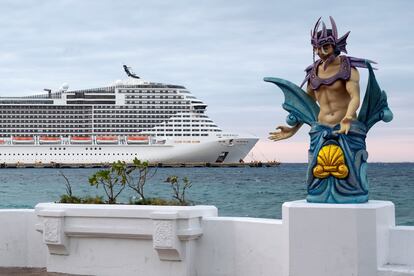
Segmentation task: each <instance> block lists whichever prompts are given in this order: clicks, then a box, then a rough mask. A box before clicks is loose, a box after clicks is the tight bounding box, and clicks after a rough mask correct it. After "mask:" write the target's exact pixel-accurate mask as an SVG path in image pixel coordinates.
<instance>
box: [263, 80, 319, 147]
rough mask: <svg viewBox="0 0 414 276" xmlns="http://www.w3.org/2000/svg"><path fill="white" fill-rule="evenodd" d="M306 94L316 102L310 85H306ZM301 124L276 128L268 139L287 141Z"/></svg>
mask: <svg viewBox="0 0 414 276" xmlns="http://www.w3.org/2000/svg"><path fill="white" fill-rule="evenodd" d="M306 92H307V94H308V95H309V96H310V97H311V98H312V99H313V100H315V101H316V96H315V91H314V90H313V89H312V87H311V86H310V84H309V83H308V85H307V87H306ZM302 125H303V123H298V124H297V125H295V126H293V127H288V126H278V127H276V131H274V132H270V133H269V135H270V136H269V139H270V140H273V141H279V140H283V139H288V138H290V137H292V136H293V135H295V134H296V132H298V130H299V129H300V128H301V127H302Z"/></svg>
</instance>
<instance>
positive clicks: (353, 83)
mask: <svg viewBox="0 0 414 276" xmlns="http://www.w3.org/2000/svg"><path fill="white" fill-rule="evenodd" d="M346 91H347V92H348V94H349V96H350V97H351V100H350V102H349V104H348V108H347V110H346V114H345V116H344V118H343V119H342V120H341V128H340V130H339V131H338V133H345V134H348V131H349V129H350V127H351V121H352V120H353V119H356V112H357V110H358V108H359V105H360V93H359V73H358V70H357V69H356V68H351V77H350V78H349V80H348V81H347V82H346Z"/></svg>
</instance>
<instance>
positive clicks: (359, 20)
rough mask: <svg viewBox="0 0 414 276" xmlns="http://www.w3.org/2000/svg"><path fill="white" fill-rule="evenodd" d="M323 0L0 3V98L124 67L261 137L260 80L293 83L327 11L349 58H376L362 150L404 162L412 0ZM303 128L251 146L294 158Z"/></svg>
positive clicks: (274, 103)
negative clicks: (378, 118) (382, 102)
mask: <svg viewBox="0 0 414 276" xmlns="http://www.w3.org/2000/svg"><path fill="white" fill-rule="evenodd" d="M334 2H335V1H327V0H323V1H257V0H256V1H219V0H209V1H179V0H175V1H137V0H131V1H102V0H100V1H91V0H89V1H52V0H33V1H30V0H21V1H4V0H2V1H0V10H1V11H2V16H1V17H0V41H1V42H0V81H1V84H2V85H1V86H0V96H11V95H12V96H19V95H29V94H32V93H35V92H36V93H37V92H40V91H42V90H43V88H52V89H57V88H59V87H60V86H61V84H62V83H65V82H66V83H68V84H69V86H70V89H82V88H92V87H101V86H105V85H108V84H109V83H111V82H113V81H114V80H117V79H122V78H124V77H125V76H124V72H123V69H122V64H127V65H129V66H131V67H132V68H133V70H134V71H135V73H137V74H138V75H139V76H141V77H142V78H143V79H145V80H148V81H154V82H163V83H171V84H180V85H184V86H186V87H187V88H188V89H189V90H191V91H192V92H193V93H194V94H195V95H196V96H197V97H198V98H200V99H201V100H203V101H204V102H205V103H207V104H208V110H207V112H208V115H209V116H210V117H211V118H212V119H213V120H214V121H215V122H216V123H217V124H218V125H219V126H220V127H221V128H222V129H223V130H225V131H231V132H236V133H250V134H254V135H257V136H259V137H262V138H266V137H267V134H268V132H269V131H271V130H272V129H273V128H274V127H275V126H276V125H280V124H284V123H285V117H286V115H287V112H286V111H284V110H283V109H282V108H281V104H282V102H283V97H282V93H281V91H280V90H279V89H278V88H277V87H276V86H274V85H272V84H269V83H265V82H263V77H281V78H285V79H288V80H290V81H292V82H295V83H298V84H299V83H300V82H301V81H302V80H303V77H304V72H303V70H304V68H305V67H307V66H308V65H309V64H310V63H311V62H312V48H311V46H310V35H309V32H310V29H311V28H312V26H313V25H314V23H315V21H316V20H317V18H318V17H319V16H323V18H324V19H325V21H328V22H329V20H328V16H329V15H332V16H333V17H334V18H335V20H336V23H337V25H338V29H339V34H340V35H342V34H344V33H345V32H346V31H348V30H350V31H351V34H350V36H349V38H348V47H347V48H348V53H349V55H350V56H355V57H361V58H368V59H371V60H375V61H376V62H378V66H377V67H378V68H379V70H378V71H377V72H376V74H377V78H378V81H379V83H380V86H381V88H382V89H384V90H385V91H386V92H387V94H388V97H389V104H390V107H391V109H392V111H393V112H394V117H395V119H394V121H393V122H391V123H389V124H385V123H378V124H377V125H376V126H374V127H373V129H372V130H371V131H370V133H369V138H368V150H369V151H370V156H371V157H370V159H371V160H373V161H414V157H413V156H414V150H413V148H414V143H413V137H414V127H413V120H414V115H413V112H412V109H413V104H414V101H413V99H414V92H413V91H412V86H413V76H414V58H413V54H414V43H413V42H414V40H413V39H414V37H413V33H414V32H413V30H412V28H413V26H414V1H409V0H407V1H349V0H347V1H341V2H342V3H339V4H335V3H334ZM338 2H339V1H338ZM360 72H361V79H362V85H361V90H362V91H361V92H362V93H364V92H365V84H366V78H367V74H366V71H365V70H364V69H360ZM410 109H411V110H410ZM308 130H309V129H308V128H307V127H304V128H303V129H302V130H301V131H300V132H299V133H298V134H297V135H296V136H295V137H293V138H291V139H290V140H289V141H286V142H280V143H269V142H266V141H265V140H262V142H261V144H260V145H259V147H258V149H257V150H258V151H257V152H255V153H254V154H255V156H256V158H259V157H260V156H263V158H268V159H277V160H280V161H292V162H293V161H305V160H306V147H307V143H308V134H307V132H308ZM370 145H372V146H371V149H370ZM287 149H288V150H287ZM252 158H253V157H252Z"/></svg>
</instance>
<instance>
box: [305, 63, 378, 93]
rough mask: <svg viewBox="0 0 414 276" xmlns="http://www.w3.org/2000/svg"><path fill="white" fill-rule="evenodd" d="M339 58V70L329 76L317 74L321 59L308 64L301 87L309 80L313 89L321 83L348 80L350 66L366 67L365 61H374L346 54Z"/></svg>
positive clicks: (326, 83)
mask: <svg viewBox="0 0 414 276" xmlns="http://www.w3.org/2000/svg"><path fill="white" fill-rule="evenodd" d="M340 58H341V67H340V69H339V72H338V73H336V74H335V75H333V76H332V77H330V78H326V79H323V78H320V77H318V75H317V70H318V67H319V65H320V64H321V63H322V60H320V59H319V60H317V61H316V62H315V63H313V64H311V65H309V66H308V67H307V68H306V69H305V72H306V77H305V80H304V81H303V83H302V85H301V87H302V86H303V85H304V84H305V83H306V82H309V84H310V86H311V87H312V89H313V90H317V89H318V88H319V87H320V86H321V85H331V84H333V83H334V82H335V81H337V80H345V81H347V80H349V78H350V77H351V68H352V67H354V68H357V67H359V68H367V65H366V62H369V63H375V62H373V61H371V60H367V59H362V58H355V57H348V56H340Z"/></svg>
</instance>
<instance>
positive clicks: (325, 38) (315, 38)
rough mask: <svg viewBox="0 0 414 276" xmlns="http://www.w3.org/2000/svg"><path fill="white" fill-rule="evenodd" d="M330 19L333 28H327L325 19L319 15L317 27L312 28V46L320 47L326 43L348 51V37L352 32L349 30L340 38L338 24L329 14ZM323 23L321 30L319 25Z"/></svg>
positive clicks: (342, 50) (340, 50) (339, 49)
mask: <svg viewBox="0 0 414 276" xmlns="http://www.w3.org/2000/svg"><path fill="white" fill-rule="evenodd" d="M329 20H330V21H331V27H332V29H327V28H326V25H325V23H324V22H323V21H321V17H319V19H318V21H316V24H315V27H314V28H313V30H311V43H312V46H313V47H315V48H320V47H322V46H324V45H327V44H330V45H332V46H333V47H334V48H335V50H336V51H338V52H344V53H348V52H347V51H346V48H345V47H346V39H347V38H348V35H349V33H350V32H347V33H346V34H344V35H343V36H342V37H340V38H338V29H337V28H336V24H335V21H334V19H333V18H332V16H329ZM321 23H322V30H319V27H320V25H321Z"/></svg>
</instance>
